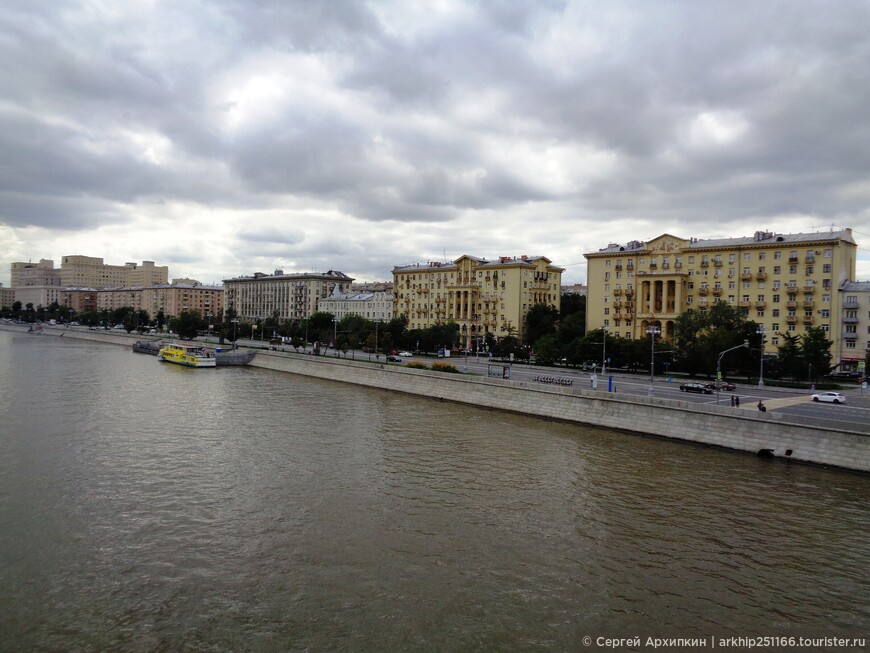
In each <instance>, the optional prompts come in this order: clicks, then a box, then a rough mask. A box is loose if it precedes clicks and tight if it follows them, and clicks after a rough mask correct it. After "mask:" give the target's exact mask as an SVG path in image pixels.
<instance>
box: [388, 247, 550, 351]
mask: <svg viewBox="0 0 870 653" xmlns="http://www.w3.org/2000/svg"><path fill="white" fill-rule="evenodd" d="M562 272H564V269H563V268H560V267H556V266H555V265H553V264H552V263H551V261H550V259H548V258H546V257H544V256H520V257H519V258H517V257H510V256H502V257H500V258H499V259H497V260H494V261H488V260H486V259H482V258H477V257H475V256H469V255H464V256H461V257H459V258H458V259H456V260H455V261H453V262H452V263H438V262H429V263H427V264H426V265H421V264H414V265H405V266H397V267H395V268H393V311H394V313H395V315H396V317H399V316H402V315H404V316H406V317H407V318H408V328H409V329H426V328H428V327H431V326H433V325H436V324H445V323H448V322H455V323H457V324H458V325H459V336H460V344H461V346H462V347H464V348H472V347H480V346H481V345H482V343H483V338H484V337H485V335H486V334H487V333H491V334H492V335H493V336H494V337H496V338H503V337H505V336H509V335H514V336H517V337H519V338H522V336H523V333H524V330H525V320H526V314H527V313H528V312H529V309H530V308H531V307H532V306H534V305H536V304H545V305H547V306H553V307H554V308H555V309H556V310H559V308H560V304H561V301H560V300H561V295H560V287H561V279H562Z"/></svg>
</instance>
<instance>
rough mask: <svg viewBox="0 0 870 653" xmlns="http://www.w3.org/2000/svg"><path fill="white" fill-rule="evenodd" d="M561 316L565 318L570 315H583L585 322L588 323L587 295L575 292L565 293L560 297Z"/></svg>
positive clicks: (562, 318)
mask: <svg viewBox="0 0 870 653" xmlns="http://www.w3.org/2000/svg"><path fill="white" fill-rule="evenodd" d="M559 304H560V307H559V318H560V319H561V320H564V319H565V318H566V317H568V316H569V315H582V316H583V323H584V324H585V323H586V296H585V295H575V294H573V293H572V294H563V295H562V297H561V299H560V302H559Z"/></svg>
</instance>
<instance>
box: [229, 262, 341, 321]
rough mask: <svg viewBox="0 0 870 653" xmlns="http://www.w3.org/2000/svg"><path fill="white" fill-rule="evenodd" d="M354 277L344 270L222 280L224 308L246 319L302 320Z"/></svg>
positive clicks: (259, 273)
mask: <svg viewBox="0 0 870 653" xmlns="http://www.w3.org/2000/svg"><path fill="white" fill-rule="evenodd" d="M351 283H353V279H352V278H351V277H349V276H347V275H346V274H344V273H343V272H339V271H337V270H329V271H328V272H301V273H295V274H284V272H283V271H282V270H276V271H275V273H274V274H263V273H262V272H257V273H255V274H254V275H253V276H250V277H237V278H235V279H224V290H225V291H226V294H225V297H224V302H225V306H226V309H227V310H232V311H234V312H235V315H236V317H238V318H239V319H241V320H245V321H252V322H253V321H255V320H258V319H266V318H269V317H272V316H273V315H274V316H277V318H278V320H279V322H288V321H293V320H301V319H304V318H306V317H310V316H311V315H312V314H314V313H316V312H318V311H319V310H321V309H320V308H319V306H320V302H321V301H322V300H324V299H327V298H328V297H329V296H330V295H331V294H332V293H333V292H335V291H336V290H337V292H339V293H340V294H345V293H347V292H349V291H350V287H351Z"/></svg>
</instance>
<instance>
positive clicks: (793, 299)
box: [584, 229, 857, 362]
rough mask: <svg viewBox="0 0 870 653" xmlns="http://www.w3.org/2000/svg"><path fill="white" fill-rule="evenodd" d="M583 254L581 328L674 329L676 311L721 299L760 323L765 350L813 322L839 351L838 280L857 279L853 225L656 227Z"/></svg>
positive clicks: (666, 334)
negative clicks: (741, 232)
mask: <svg viewBox="0 0 870 653" xmlns="http://www.w3.org/2000/svg"><path fill="white" fill-rule="evenodd" d="M584 256H585V257H586V260H587V262H588V278H587V285H588V295H587V328H588V329H600V328H602V327H604V328H606V329H608V332H609V333H613V334H616V335H619V336H622V337H626V338H635V339H637V338H642V337H645V336H646V334H647V329H648V328H649V327H658V328H659V329H660V332H661V337H663V338H665V339H671V338H673V335H674V322H675V320H676V319H677V317H678V316H679V315H680V314H681V313H683V312H684V311H686V310H687V309H690V308H691V309H696V310H705V309H706V308H708V307H710V306H712V305H713V304H714V303H716V302H721V301H724V302H728V303H729V304H731V305H733V306H737V307H740V308H741V309H743V310H744V312H745V313H746V316H747V318H748V319H750V320H752V321H754V322H757V323H758V324H759V325H760V326H761V328H762V329H763V330H764V340H765V350H766V351H768V352H776V349H777V346H778V345H780V344H781V343H782V334H783V333H794V334H797V335H799V334H800V333H802V332H804V331H806V330H807V329H808V328H810V327H821V328H822V329H823V330H824V331H825V332H827V333H828V338H829V339H830V340H832V341H833V342H834V346H833V347H832V353H835V352H841V351H843V347H841V345H840V343H841V339H842V324H843V323H842V317H841V309H842V306H841V304H842V302H843V295H842V293H841V292H840V288H841V287H842V286H843V285H844V284H845V283H846V282H847V281H849V280H851V279H854V277H855V260H856V257H857V245H856V243H855V241H854V239H853V238H852V230H851V229H843V230H841V231H831V232H829V233H811V234H800V233H799V234H775V233H771V232H768V231H758V232H756V233H755V235H754V236H749V237H742V238H722V239H712V240H698V239H696V238H691V239H684V238H678V237H676V236H672V235H670V234H663V235H661V236H659V237H657V238H654V239H653V240H650V241H648V242H645V243H644V242H638V241H633V242H629V243H628V244H626V245H619V244H614V243H612V244H609V245H608V246H607V247H605V248H603V249H601V250H599V251H597V252H591V253H587V254H585V255H584ZM759 337H761V336H759ZM835 362H838V361H836V360H835Z"/></svg>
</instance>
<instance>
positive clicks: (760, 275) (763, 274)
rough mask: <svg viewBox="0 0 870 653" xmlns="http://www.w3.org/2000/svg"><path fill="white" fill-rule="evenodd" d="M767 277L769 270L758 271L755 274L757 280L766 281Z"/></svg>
mask: <svg viewBox="0 0 870 653" xmlns="http://www.w3.org/2000/svg"><path fill="white" fill-rule="evenodd" d="M765 279H767V272H758V273H756V274H755V280H756V281H764V280H765Z"/></svg>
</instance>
